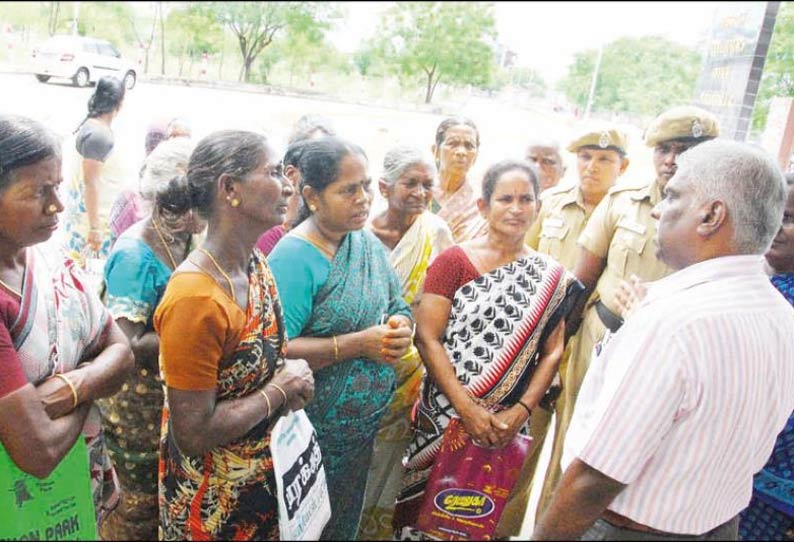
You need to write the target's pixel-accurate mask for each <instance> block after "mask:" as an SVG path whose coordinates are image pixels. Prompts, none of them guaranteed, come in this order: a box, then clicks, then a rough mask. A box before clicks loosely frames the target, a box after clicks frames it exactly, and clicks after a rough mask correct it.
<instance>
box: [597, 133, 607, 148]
mask: <svg viewBox="0 0 794 542" xmlns="http://www.w3.org/2000/svg"><path fill="white" fill-rule="evenodd" d="M598 146H599V147H601V148H602V149H606V148H607V147H609V133H608V132H601V137H599V138H598Z"/></svg>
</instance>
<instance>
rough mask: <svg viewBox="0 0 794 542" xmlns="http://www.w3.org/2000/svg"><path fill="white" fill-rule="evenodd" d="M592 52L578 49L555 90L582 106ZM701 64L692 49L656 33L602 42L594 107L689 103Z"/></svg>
mask: <svg viewBox="0 0 794 542" xmlns="http://www.w3.org/2000/svg"><path fill="white" fill-rule="evenodd" d="M596 56H597V55H596V51H583V52H580V53H577V54H576V55H575V57H574V62H573V64H572V65H571V66H570V67H569V69H568V74H567V75H566V76H565V78H563V80H562V81H561V82H560V85H559V89H560V90H562V91H563V92H565V94H566V96H567V97H568V99H569V100H570V101H571V102H573V103H575V104H578V105H579V106H580V107H581V108H584V107H585V106H586V103H587V97H588V94H589V91H590V84H591V81H592V77H593V72H594V70H595V64H596ZM701 64H702V59H701V56H700V55H699V54H698V53H697V52H696V51H694V50H692V49H690V48H688V47H685V46H683V45H679V44H677V43H674V42H671V41H669V40H666V39H664V38H662V37H658V36H649V37H642V38H620V39H618V40H615V41H613V42H611V43H609V44H607V45H606V46H604V52H603V56H602V59H601V68H600V70H599V74H598V80H597V81H596V87H595V96H594V99H593V111H612V112H625V113H634V114H639V115H644V116H651V115H655V114H658V113H659V112H660V111H662V110H663V109H666V108H668V107H670V106H673V105H675V104H680V103H686V102H689V100H690V99H691V97H692V93H693V92H694V90H695V85H696V84H697V77H698V74H699V73H700V67H701Z"/></svg>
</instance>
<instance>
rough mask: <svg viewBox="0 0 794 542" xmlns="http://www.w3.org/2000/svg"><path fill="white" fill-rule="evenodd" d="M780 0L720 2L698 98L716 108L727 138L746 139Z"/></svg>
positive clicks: (696, 93)
mask: <svg viewBox="0 0 794 542" xmlns="http://www.w3.org/2000/svg"><path fill="white" fill-rule="evenodd" d="M779 8H780V2H720V3H719V4H717V6H716V8H715V16H714V23H713V26H712V30H711V36H710V38H709V42H708V45H707V49H706V58H705V60H704V63H703V69H702V70H701V72H700V77H699V79H698V84H697V90H696V91H695V98H694V103H695V104H696V105H699V106H701V107H703V108H705V109H708V110H709V111H711V112H712V113H714V114H715V115H716V116H717V118H719V120H720V125H721V134H722V135H723V136H724V137H729V138H732V139H736V140H738V141H744V140H745V139H746V138H747V132H748V129H749V127H750V119H751V117H752V115H753V106H754V105H755V96H756V93H757V92H758V84H759V82H760V81H761V73H762V72H763V69H764V62H765V61H766V54H767V51H768V50H769V42H770V40H771V39H772V30H774V27H775V18H776V17H777V12H778V9H779Z"/></svg>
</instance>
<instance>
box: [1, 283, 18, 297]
mask: <svg viewBox="0 0 794 542" xmlns="http://www.w3.org/2000/svg"><path fill="white" fill-rule="evenodd" d="M0 284H2V285H3V287H4V288H5V289H6V290H8V291H9V292H11V293H12V294H14V295H16V296H17V297H18V298H20V299H22V292H20V291H19V290H17V289H16V288H14V287H13V286H11V285H10V284H8V283H7V282H6V281H4V280H3V279H0Z"/></svg>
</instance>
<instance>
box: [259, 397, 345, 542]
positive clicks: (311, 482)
mask: <svg viewBox="0 0 794 542" xmlns="http://www.w3.org/2000/svg"><path fill="white" fill-rule="evenodd" d="M270 452H271V454H272V456H273V470H274V471H275V474H276V489H277V491H278V526H279V529H280V530H281V539H282V540H319V539H320V535H321V534H322V532H323V528H324V527H325V525H326V524H327V523H328V521H329V520H330V519H331V501H330V499H329V498H328V485H327V483H326V478H325V468H324V467H323V456H322V452H321V451H320V444H319V443H318V442H317V432H316V431H315V430H314V427H313V426H312V424H311V422H310V421H309V417H308V416H307V415H306V412H305V411H303V410H298V411H295V412H289V413H288V414H287V415H285V416H282V417H281V418H280V419H279V420H278V421H277V422H276V425H274V426H273V431H272V433H271V437H270Z"/></svg>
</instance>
